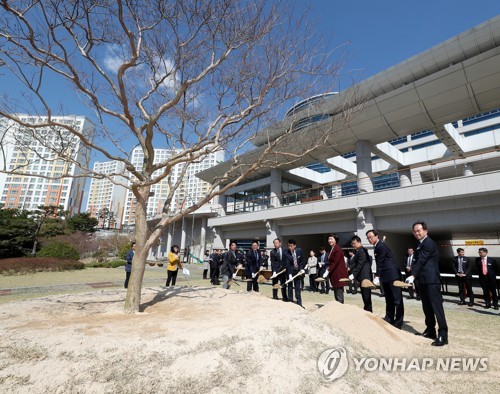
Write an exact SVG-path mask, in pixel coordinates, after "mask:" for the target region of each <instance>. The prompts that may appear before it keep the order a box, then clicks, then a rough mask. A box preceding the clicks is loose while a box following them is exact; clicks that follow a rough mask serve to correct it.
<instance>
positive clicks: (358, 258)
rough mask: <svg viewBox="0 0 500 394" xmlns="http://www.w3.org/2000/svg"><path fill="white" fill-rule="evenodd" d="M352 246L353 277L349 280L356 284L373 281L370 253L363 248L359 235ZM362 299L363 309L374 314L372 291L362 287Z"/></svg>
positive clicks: (353, 240) (353, 239)
mask: <svg viewBox="0 0 500 394" xmlns="http://www.w3.org/2000/svg"><path fill="white" fill-rule="evenodd" d="M351 246H352V247H353V248H354V250H355V252H354V259H353V261H352V265H351V275H349V279H350V280H352V281H356V282H360V283H361V282H363V280H366V279H368V280H369V281H371V280H372V267H371V263H370V258H369V256H368V251H367V250H366V249H365V248H364V247H363V244H362V243H361V238H359V237H358V236H357V235H355V236H354V237H352V238H351ZM359 290H360V292H361V298H362V299H363V304H364V307H363V309H364V310H365V311H368V312H373V306H372V291H371V289H370V288H367V287H363V286H361V287H360V289H359Z"/></svg>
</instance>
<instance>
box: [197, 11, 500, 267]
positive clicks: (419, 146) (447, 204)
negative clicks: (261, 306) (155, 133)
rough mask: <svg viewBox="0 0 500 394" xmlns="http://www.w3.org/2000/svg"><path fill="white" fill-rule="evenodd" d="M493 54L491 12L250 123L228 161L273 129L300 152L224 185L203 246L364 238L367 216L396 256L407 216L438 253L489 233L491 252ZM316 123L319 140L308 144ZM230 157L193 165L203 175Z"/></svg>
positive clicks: (496, 34)
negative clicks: (353, 80) (341, 85)
mask: <svg viewBox="0 0 500 394" xmlns="http://www.w3.org/2000/svg"><path fill="white" fill-rule="evenodd" d="M498 64H500V17H496V18H493V19H492V20H490V21H487V22H485V23H483V24H481V25H479V26H476V27H475V28H473V29H471V30H468V31H466V32H464V33H462V34H460V35H459V36H457V37H454V38H452V39H450V40H448V41H445V42H443V43H442V44H439V45H437V46H435V47H433V48H431V49H429V50H427V51H425V52H423V53H421V54H419V55H416V56H414V57H412V58H410V59H408V60H406V61H404V62H402V63H400V64H398V65H396V66H393V67H391V68H389V69H388V70H386V71H383V72H381V73H379V74H377V75H375V76H373V77H371V78H369V79H367V80H365V81H363V82H361V83H360V84H358V85H356V86H354V87H353V88H351V89H348V90H346V91H342V92H338V93H335V94H332V93H326V94H325V95H320V96H315V97H313V98H311V99H307V100H304V101H302V102H300V103H298V104H297V105H296V106H294V107H293V108H292V109H290V110H289V111H288V112H287V113H286V115H285V117H284V119H283V120H282V121H281V122H279V123H277V124H276V125H273V126H271V127H269V128H267V129H264V130H262V131H261V132H260V135H258V136H257V138H255V139H254V141H255V145H256V147H255V149H254V150H252V151H249V152H247V153H245V154H244V155H243V156H241V157H240V158H239V161H238V164H239V165H240V166H244V165H245V163H248V165H250V164H251V163H252V162H255V158H256V157H259V155H260V154H261V152H263V151H264V149H265V147H266V146H267V144H268V142H267V141H273V140H274V139H276V138H278V137H282V138H283V136H284V138H285V140H283V141H285V142H286V140H287V139H289V140H290V141H292V140H300V141H301V144H300V146H299V144H292V143H289V145H288V146H289V147H290V149H292V150H293V149H297V152H295V151H294V152H292V153H298V149H305V148H307V149H308V154H307V155H305V156H303V157H302V158H301V159H300V160H296V161H294V162H287V159H286V155H282V156H283V159H281V158H280V156H279V155H276V157H275V159H274V160H275V163H276V165H275V166H273V167H267V168H260V169H258V170H257V171H254V173H253V174H252V176H251V177H249V178H247V180H246V181H245V183H243V184H240V185H238V186H236V187H233V188H231V189H229V190H228V191H227V193H226V194H225V196H224V198H221V200H220V207H219V209H218V212H217V216H216V217H211V218H209V219H208V221H207V225H208V229H209V230H211V231H212V232H213V233H214V245H213V247H215V248H224V247H227V246H228V245H229V241H230V240H238V241H247V240H249V239H257V240H259V241H260V242H261V245H265V246H266V247H267V248H270V247H272V241H273V239H274V238H276V237H279V238H282V239H283V240H285V241H286V239H288V238H294V239H296V241H297V243H298V244H299V246H301V247H302V248H304V249H310V250H317V249H318V248H319V247H320V246H326V241H327V235H328V234H329V233H336V234H338V235H339V236H340V243H341V244H342V246H347V245H349V240H350V238H351V237H352V236H353V235H355V234H356V235H359V236H360V237H361V239H362V240H364V242H365V245H366V246H368V247H370V245H369V244H368V242H367V241H366V240H365V232H366V231H367V230H369V229H371V228H376V229H378V230H380V231H381V232H382V233H383V234H384V235H387V243H388V244H389V246H390V247H391V248H392V249H393V251H394V252H395V255H400V256H403V255H404V252H405V251H406V248H407V247H409V246H414V244H415V239H414V237H413V236H412V233H411V226H412V224H413V223H414V222H415V221H418V220H424V221H426V222H427V223H428V225H429V230H430V234H431V236H432V237H433V238H434V239H435V240H436V241H437V242H438V245H439V246H440V248H441V256H442V261H443V264H445V262H446V261H448V260H447V259H448V257H451V256H452V255H453V253H454V251H455V249H456V248H457V247H464V248H465V249H466V254H467V255H469V256H476V255H477V248H478V247H479V245H485V246H486V245H488V246H486V247H488V248H489V249H490V252H491V253H490V255H496V256H499V255H500V247H499V245H500V236H499V234H500V153H499V146H500V110H499V109H500V95H499V93H498V92H499V91H500V68H499V67H498ZM350 103H352V104H353V106H355V108H354V109H353V111H352V112H347V111H348V110H349V109H352V108H349V104H350ZM346 113H347V114H348V115H349V116H348V119H349V121H348V122H345V121H343V119H345V114H346ZM287 130H292V132H291V133H288V135H286V134H287ZM318 135H324V136H326V142H325V143H324V144H321V145H317V146H316V145H315V138H316V137H317V136H318ZM296 146H297V148H295V147H296ZM268 155H269V153H268ZM231 164H232V163H231V161H228V162H225V163H222V164H220V165H218V166H216V167H214V168H211V169H209V170H206V171H204V172H202V173H200V174H198V176H199V177H200V178H201V179H203V180H208V179H213V178H214V177H216V176H220V175H221V174H223V173H225V172H226V171H228V170H230V166H231ZM444 272H446V271H444Z"/></svg>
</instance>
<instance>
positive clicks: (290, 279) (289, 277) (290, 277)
mask: <svg viewBox="0 0 500 394" xmlns="http://www.w3.org/2000/svg"><path fill="white" fill-rule="evenodd" d="M292 279H293V278H292V274H290V275H288V281H289V282H291V281H292Z"/></svg>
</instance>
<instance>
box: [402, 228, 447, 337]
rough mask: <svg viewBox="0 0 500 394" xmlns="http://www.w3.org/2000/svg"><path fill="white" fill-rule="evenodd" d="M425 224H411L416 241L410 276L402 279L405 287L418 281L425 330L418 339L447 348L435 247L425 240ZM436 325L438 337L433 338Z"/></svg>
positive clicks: (437, 258) (445, 324) (430, 241)
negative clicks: (405, 284)
mask: <svg viewBox="0 0 500 394" xmlns="http://www.w3.org/2000/svg"><path fill="white" fill-rule="evenodd" d="M427 231H428V230H427V224H426V223H425V222H416V223H414V224H413V235H414V236H415V238H416V239H417V240H418V241H419V243H418V247H417V249H416V252H415V264H414V265H413V273H412V275H410V276H409V277H408V278H406V282H407V283H413V281H414V280H415V279H416V280H418V289H419V293H420V298H421V299H422V309H423V310H424V315H425V327H426V328H425V330H424V332H423V333H422V334H418V335H422V336H424V337H426V338H431V339H434V342H432V346H443V345H447V344H448V325H447V323H446V317H445V315H444V308H443V296H442V295H441V280H440V276H439V251H438V247H437V245H436V243H435V242H434V241H433V240H432V239H430V238H429V237H428V236H427ZM436 321H437V324H438V335H437V336H436Z"/></svg>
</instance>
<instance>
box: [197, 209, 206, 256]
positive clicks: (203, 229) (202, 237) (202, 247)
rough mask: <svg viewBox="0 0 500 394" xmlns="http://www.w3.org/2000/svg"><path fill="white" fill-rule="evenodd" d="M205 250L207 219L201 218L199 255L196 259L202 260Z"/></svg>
mask: <svg viewBox="0 0 500 394" xmlns="http://www.w3.org/2000/svg"><path fill="white" fill-rule="evenodd" d="M206 249H207V218H206V217H202V218H201V228H200V253H199V255H198V258H199V259H201V260H203V256H204V255H205V250H206Z"/></svg>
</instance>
